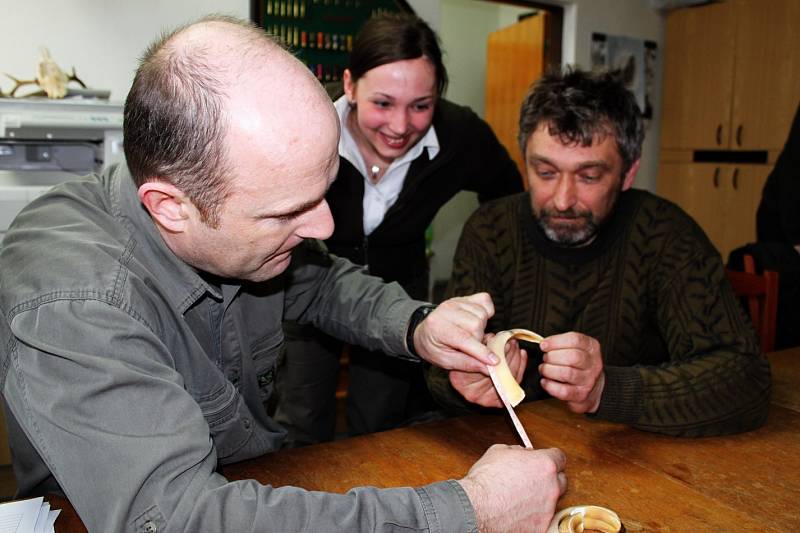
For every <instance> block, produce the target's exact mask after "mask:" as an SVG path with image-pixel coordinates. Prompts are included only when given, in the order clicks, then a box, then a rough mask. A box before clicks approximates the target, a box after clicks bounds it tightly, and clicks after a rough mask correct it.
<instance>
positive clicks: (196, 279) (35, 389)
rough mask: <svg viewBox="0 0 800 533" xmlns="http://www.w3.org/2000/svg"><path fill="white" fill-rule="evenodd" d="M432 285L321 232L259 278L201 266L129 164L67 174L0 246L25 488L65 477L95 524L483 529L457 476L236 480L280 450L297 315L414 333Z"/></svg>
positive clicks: (358, 337) (369, 331)
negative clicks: (346, 251) (315, 483)
mask: <svg viewBox="0 0 800 533" xmlns="http://www.w3.org/2000/svg"><path fill="white" fill-rule="evenodd" d="M419 305H420V302H416V301H414V300H409V299H408V297H407V296H406V295H405V293H404V292H403V291H402V289H401V288H400V287H399V286H398V285H396V284H389V285H385V284H383V283H382V282H381V281H380V280H378V279H377V278H372V277H369V276H366V275H364V274H362V273H361V272H360V271H359V270H358V269H357V268H356V267H354V266H353V265H352V264H350V263H349V262H347V261H344V260H342V259H338V258H335V257H332V256H329V255H327V253H325V251H324V249H323V248H322V247H321V246H320V245H318V244H317V243H315V242H313V241H311V242H307V243H305V244H304V245H302V246H300V247H298V249H297V250H296V251H295V253H294V254H293V259H292V265H291V266H290V268H289V269H288V270H287V272H286V273H284V274H283V275H281V276H278V277H277V278H274V279H272V280H269V281H267V282H264V283H238V282H234V281H230V280H218V279H212V278H210V277H208V276H203V275H201V274H199V273H198V272H196V271H195V270H194V269H192V268H191V267H189V266H188V265H187V264H185V263H184V262H182V261H181V260H180V259H179V258H177V257H176V256H175V255H174V254H173V253H172V252H171V251H170V250H169V248H167V246H166V245H165V244H164V242H163V241H162V239H161V237H160V235H159V234H158V232H157V231H156V229H155V226H154V225H153V222H152V220H151V219H150V217H149V215H148V214H147V212H146V211H145V210H144V209H143V207H142V206H141V204H140V203H139V201H138V198H137V195H136V190H135V186H134V184H133V182H132V180H131V178H130V175H129V174H128V171H127V169H126V168H125V167H124V166H119V167H113V168H111V169H109V170H108V171H107V172H106V173H104V174H103V175H102V176H92V177H88V178H84V179H81V180H76V181H73V182H69V183H66V184H64V185H61V186H58V187H57V188H55V189H54V190H53V191H51V192H50V193H48V194H46V195H45V196H42V197H40V198H38V199H37V200H35V201H34V202H32V203H31V204H30V205H29V206H28V207H27V208H26V209H25V210H24V211H23V212H22V213H21V214H20V215H19V216H18V218H17V220H16V221H15V223H14V224H13V225H12V228H11V229H10V230H9V232H8V233H7V235H6V238H5V240H4V242H3V247H2V250H0V313H2V320H0V342H2V346H3V348H4V349H3V350H2V351H0V361H2V367H0V368H2V375H0V377H2V379H3V395H4V397H5V400H6V409H7V412H8V414H9V415H10V416H9V417H8V419H9V433H10V441H11V446H12V451H13V456H14V471H15V474H16V476H17V479H18V482H19V485H20V496H27V495H32V494H41V493H45V492H48V491H58V490H61V491H63V493H64V494H65V495H66V496H67V497H68V498H69V499H70V501H71V502H72V504H73V505H74V507H75V509H76V510H77V512H78V514H79V515H80V517H81V519H82V520H83V522H84V524H85V525H86V526H87V528H88V529H89V531H101V532H109V531H137V532H138V531H153V530H154V529H153V528H155V530H157V531H193V532H195V531H235V532H240V531H267V530H269V531H279V532H290V531H326V532H327V531H406V530H408V531H431V532H451V531H474V530H476V526H475V516H474V512H473V510H472V507H471V505H470V503H469V500H468V498H467V496H466V494H465V493H464V491H463V490H462V489H461V487H460V485H459V484H458V483H456V482H455V481H453V480H449V481H443V482H440V483H434V484H431V485H427V486H424V487H419V488H416V489H413V488H396V489H375V488H356V489H353V490H351V491H350V492H348V493H346V494H342V495H339V494H328V493H319V492H309V491H306V490H303V489H301V488H297V487H281V488H272V487H271V486H268V485H267V486H265V485H261V484H259V483H257V482H255V481H253V480H243V481H235V482H229V481H228V480H226V479H225V478H224V477H223V476H222V475H220V474H219V473H217V472H216V467H217V465H218V464H226V463H231V462H235V461H240V460H243V459H248V458H252V457H256V456H259V455H262V454H264V453H267V452H269V451H272V450H275V449H277V448H278V447H279V446H280V444H281V441H282V439H283V436H284V431H283V430H282V428H281V427H280V426H278V425H277V424H276V423H275V422H274V421H272V420H271V419H270V418H269V417H268V416H267V413H266V410H265V408H264V404H265V402H266V400H267V399H268V398H269V396H270V394H271V392H272V385H273V375H274V372H275V365H276V360H277V357H278V355H279V353H280V351H281V346H282V344H283V332H282V329H281V323H282V321H283V320H284V319H292V320H297V321H299V322H301V323H312V324H314V325H316V326H317V327H319V328H320V329H322V330H323V331H326V332H328V333H330V334H332V335H335V336H338V337H340V338H342V339H344V340H346V341H349V342H357V343H359V344H363V345H365V346H366V347H368V348H370V349H373V350H380V351H383V352H387V353H393V354H397V355H399V356H401V357H413V356H412V355H410V353H409V351H408V348H407V347H406V346H405V331H406V328H407V326H408V321H409V317H410V316H411V313H412V312H413V310H414V309H416V308H417V307H418V306H419Z"/></svg>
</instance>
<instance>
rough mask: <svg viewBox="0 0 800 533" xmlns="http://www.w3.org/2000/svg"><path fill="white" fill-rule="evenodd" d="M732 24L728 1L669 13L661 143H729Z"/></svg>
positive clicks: (685, 145) (720, 145) (669, 146)
mask: <svg viewBox="0 0 800 533" xmlns="http://www.w3.org/2000/svg"><path fill="white" fill-rule="evenodd" d="M791 1H797V0H791ZM735 30H736V24H735V9H734V6H733V5H732V4H730V3H728V2H725V3H720V4H711V5H708V6H702V7H695V8H690V9H679V10H675V11H672V12H671V13H670V14H669V15H668V17H667V25H666V46H665V47H664V86H663V88H664V91H663V97H662V100H663V107H662V110H663V113H662V117H661V122H662V126H661V148H662V149H663V148H667V149H673V148H677V149H680V148H685V149H715V148H727V146H728V141H729V134H730V112H731V101H732V98H733V72H734V71H733V68H734V67H733V62H734V55H733V51H734V46H735Z"/></svg>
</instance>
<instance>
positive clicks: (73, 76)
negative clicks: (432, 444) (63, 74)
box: [67, 67, 86, 89]
mask: <svg viewBox="0 0 800 533" xmlns="http://www.w3.org/2000/svg"><path fill="white" fill-rule="evenodd" d="M67 81H68V82H70V81H74V82H76V83H78V84H79V85H80V86H81V87H83V88H84V89H85V88H86V84H85V83H83V81H82V80H81V79H80V78H79V77H78V75H77V74H75V67H72V74H70V75H69V76H67Z"/></svg>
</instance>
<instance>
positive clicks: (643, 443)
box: [48, 348, 800, 533]
mask: <svg viewBox="0 0 800 533" xmlns="http://www.w3.org/2000/svg"><path fill="white" fill-rule="evenodd" d="M769 359H770V363H771V365H772V377H773V405H772V407H771V409H770V414H769V417H768V420H767V423H766V424H765V425H764V427H762V428H761V429H759V430H756V431H752V432H749V433H745V434H741V435H733V436H726V437H709V438H701V439H680V438H673V437H665V436H660V435H655V434H652V433H645V432H642V431H638V430H634V429H631V428H628V427H626V426H622V425H619V424H612V423H608V422H602V421H595V420H589V419H588V418H586V417H584V416H581V415H575V414H573V413H570V412H569V411H568V410H567V409H566V408H565V407H564V405H563V404H561V403H560V402H557V401H556V400H546V401H539V402H532V403H528V404H523V405H521V406H520V407H519V408H518V409H517V411H518V414H519V418H520V420H521V421H522V423H523V424H524V426H525V427H526V429H527V431H528V433H529V434H530V436H531V438H532V439H533V444H534V446H536V447H558V448H561V449H562V450H563V451H564V453H565V454H566V455H567V468H566V472H567V478H568V480H569V489H568V491H567V493H566V494H565V495H564V496H563V497H562V499H561V500H560V502H559V507H566V506H570V505H578V504H594V505H602V506H605V507H608V508H610V509H613V510H614V511H616V512H617V513H618V514H619V515H620V518H621V519H622V522H623V524H624V525H625V527H626V530H627V531H628V532H637V531H663V532H666V531H681V532H682V531H692V532H703V531H737V532H738V531H775V532H777V531H781V532H784V531H793V530H794V529H795V528H796V525H797V524H798V523H800V509H798V504H797V502H798V501H800V392H799V391H798V389H800V348H794V349H791V350H786V351H783V352H776V353H774V354H770V355H769ZM498 442H499V443H507V444H517V443H518V442H517V439H516V436H515V433H514V429H513V427H512V426H511V423H510V421H509V420H508V418H507V417H506V416H505V415H504V413H502V412H500V411H499V410H498V412H497V413H496V414H481V415H477V414H476V415H470V416H466V417H460V418H454V419H450V420H444V421H440V422H434V423H429V424H422V425H418V426H413V427H407V428H401V429H397V430H392V431H386V432H383V433H375V434H372V435H365V436H363V437H357V438H352V439H347V440H342V441H336V442H331V443H325V444H320V445H316V446H309V447H306V448H299V449H295V450H285V451H280V452H276V453H273V454H269V455H266V456H263V457H260V458H258V459H254V460H251V461H245V462H242V463H237V464H235V465H230V466H228V467H226V468H225V470H224V472H223V474H224V475H225V476H226V477H228V478H229V479H246V478H253V479H256V480H259V481H261V482H263V483H267V484H271V485H273V486H282V485H294V486H300V487H304V488H306V489H310V490H324V491H330V492H346V491H347V490H348V489H350V488H352V487H356V486H361V485H372V486H376V487H397V486H418V485H423V484H426V483H430V482H433V481H439V480H442V479H449V478H455V479H458V478H461V477H463V476H464V475H465V474H466V473H467V471H468V470H469V467H470V466H471V465H472V464H473V463H474V462H475V461H476V460H477V459H478V458H479V457H480V456H481V455H482V454H483V452H484V451H485V450H486V448H487V447H489V446H490V445H491V444H493V443H498ZM48 500H49V501H50V502H51V505H52V507H53V508H56V509H57V508H61V509H62V515H61V516H60V517H59V518H58V520H57V521H56V531H58V532H60V533H63V532H74V531H85V529H84V528H83V526H82V525H81V523H80V521H79V519H78V517H77V515H76V514H75V512H74V510H73V509H72V508H71V506H70V505H69V502H67V501H66V500H63V499H61V498H54V497H50V498H48Z"/></svg>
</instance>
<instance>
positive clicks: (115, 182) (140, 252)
mask: <svg viewBox="0 0 800 533" xmlns="http://www.w3.org/2000/svg"><path fill="white" fill-rule="evenodd" d="M108 173H109V175H110V180H111V183H110V187H109V189H110V191H111V205H112V210H113V211H114V215H115V216H116V217H117V218H119V219H120V220H121V221H122V223H123V224H125V226H126V227H127V228H128V231H130V232H131V235H132V238H133V240H134V241H135V245H134V249H133V254H134V256H135V257H136V259H137V260H140V261H142V262H145V263H146V266H147V269H148V270H150V272H151V273H152V274H153V278H154V279H156V280H158V283H159V285H160V287H161V289H162V290H163V291H164V292H165V293H166V295H167V297H168V298H169V299H170V300H171V301H172V303H173V304H174V306H175V307H176V308H177V309H178V310H179V311H180V312H181V313H185V312H186V311H187V310H188V309H189V308H190V307H191V306H192V305H193V304H194V303H195V302H197V301H198V300H199V299H200V298H201V297H202V296H203V295H204V294H209V295H211V296H212V297H213V298H215V299H218V300H222V292H221V291H220V289H219V288H217V287H215V286H213V285H211V284H210V283H208V282H206V281H205V280H204V279H203V278H202V277H201V276H200V274H199V273H198V272H197V270H196V269H194V268H193V267H191V266H190V265H188V264H187V263H186V262H184V261H183V260H182V259H180V258H179V257H178V256H177V255H175V253H174V252H173V251H172V250H170V248H169V247H168V246H167V244H166V243H165V242H164V239H163V238H162V237H161V234H160V233H159V232H158V230H157V229H156V225H155V223H154V222H153V219H152V218H151V217H150V213H148V212H147V209H145V207H144V206H143V205H142V203H141V202H140V201H139V196H138V194H137V191H136V185H135V184H134V182H133V178H132V177H131V175H130V172H129V171H128V168H127V167H126V166H125V165H117V166H116V167H112V168H111V169H109V171H108Z"/></svg>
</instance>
